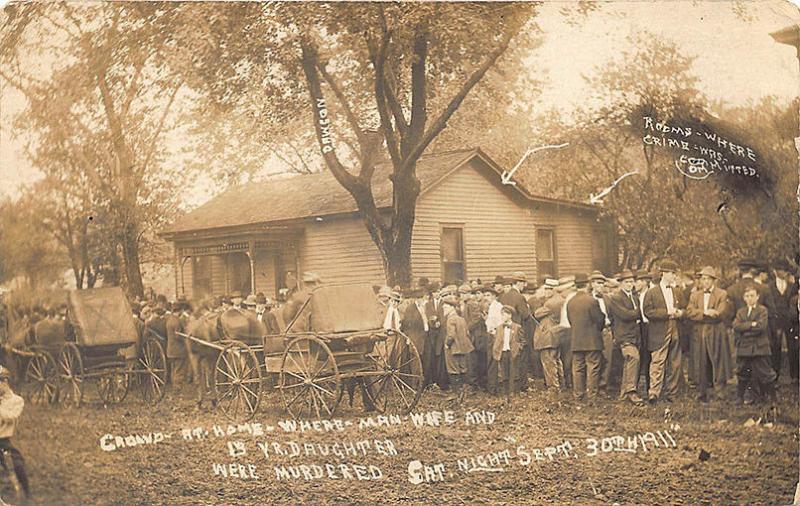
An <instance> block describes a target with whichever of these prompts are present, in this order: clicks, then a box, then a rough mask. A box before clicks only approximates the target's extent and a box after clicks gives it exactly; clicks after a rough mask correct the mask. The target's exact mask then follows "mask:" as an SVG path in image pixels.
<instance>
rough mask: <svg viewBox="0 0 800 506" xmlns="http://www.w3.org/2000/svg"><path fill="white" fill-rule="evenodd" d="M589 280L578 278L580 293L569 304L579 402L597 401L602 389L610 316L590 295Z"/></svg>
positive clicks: (574, 372) (577, 284)
mask: <svg viewBox="0 0 800 506" xmlns="http://www.w3.org/2000/svg"><path fill="white" fill-rule="evenodd" d="M588 285H589V277H588V276H587V275H586V274H578V275H576V276H575V286H576V287H577V288H578V292H577V293H576V294H575V296H574V297H572V299H571V300H570V301H569V303H568V304H567V317H568V319H569V324H570V328H571V329H572V387H573V390H574V393H575V398H576V399H578V400H583V399H584V398H587V399H588V400H590V401H593V400H594V399H595V398H596V397H597V393H598V391H599V388H600V362H601V360H602V359H603V335H602V332H603V327H604V326H605V321H606V316H605V315H604V314H603V311H601V310H600V304H598V302H597V299H595V298H594V297H592V296H591V295H590V294H589V291H588Z"/></svg>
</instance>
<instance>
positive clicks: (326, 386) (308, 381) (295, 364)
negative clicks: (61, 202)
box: [278, 336, 342, 418]
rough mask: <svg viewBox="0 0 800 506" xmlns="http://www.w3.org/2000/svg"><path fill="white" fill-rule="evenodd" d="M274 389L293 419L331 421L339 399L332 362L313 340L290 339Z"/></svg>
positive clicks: (328, 353) (318, 341)
mask: <svg viewBox="0 0 800 506" xmlns="http://www.w3.org/2000/svg"><path fill="white" fill-rule="evenodd" d="M278 388H279V389H280V391H281V398H282V399H283V405H284V407H285V408H286V411H288V412H289V414H290V415H292V417H294V418H300V417H301V416H306V417H308V418H311V417H316V418H331V417H333V414H334V412H336V407H337V406H338V404H339V400H340V399H341V389H342V380H341V377H340V376H339V368H338V367H337V365H336V359H335V357H334V356H333V353H332V352H331V349H330V348H329V347H328V345H327V344H325V342H324V341H323V340H322V339H320V338H318V337H316V336H302V337H298V338H296V339H294V340H293V341H292V342H291V343H289V346H287V347H286V350H285V351H284V352H283V360H282V361H281V372H280V376H279V378H278Z"/></svg>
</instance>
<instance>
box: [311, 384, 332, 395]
mask: <svg viewBox="0 0 800 506" xmlns="http://www.w3.org/2000/svg"><path fill="white" fill-rule="evenodd" d="M310 385H311V386H313V387H314V388H316V389H317V390H319V391H321V392H325V393H326V394H327V395H330V396H331V397H333V393H331V392H330V391H328V390H325V389H324V388H323V387H321V386H320V385H318V384H316V383H314V382H312V383H310Z"/></svg>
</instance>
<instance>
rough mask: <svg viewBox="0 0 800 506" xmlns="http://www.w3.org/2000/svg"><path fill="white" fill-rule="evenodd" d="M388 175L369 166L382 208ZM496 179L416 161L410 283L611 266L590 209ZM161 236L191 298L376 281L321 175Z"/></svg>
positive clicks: (468, 158) (606, 241)
mask: <svg viewBox="0 0 800 506" xmlns="http://www.w3.org/2000/svg"><path fill="white" fill-rule="evenodd" d="M390 170H391V167H390V165H389V164H388V163H387V164H382V165H379V166H378V167H377V168H376V171H375V175H374V179H373V193H374V196H375V201H376V204H377V205H378V207H379V208H384V209H385V208H389V207H390V206H391V203H392V186H391V183H390V181H389V179H388V174H389V173H390ZM501 174H502V168H500V167H498V166H497V164H496V163H495V162H493V161H492V160H491V159H490V158H489V157H488V156H487V155H486V154H485V153H484V152H482V151H481V150H480V149H465V150H458V151H450V152H446V153H437V154H430V155H426V156H423V157H422V158H421V159H420V160H419V162H418V164H417V176H418V178H419V180H420V183H421V193H420V197H419V200H418V203H417V212H416V222H415V224H414V232H413V242H412V251H411V257H412V269H413V273H414V277H415V278H419V277H421V276H425V277H427V278H429V279H430V280H442V281H446V282H450V281H456V280H458V279H476V278H480V279H481V280H484V281H485V280H491V279H493V278H494V277H495V276H496V275H498V274H508V273H511V272H513V271H524V272H526V273H527V275H528V277H529V279H532V280H537V279H542V277H543V276H544V275H546V274H549V275H555V276H559V275H567V274H573V273H575V272H584V271H585V272H588V271H590V270H592V269H601V270H604V271H605V272H608V270H609V269H611V268H613V267H612V266H613V265H615V254H616V245H615V241H614V231H613V227H612V226H611V224H610V223H608V222H605V221H600V220H598V213H597V209H596V208H594V207H593V206H590V205H588V204H582V203H578V202H569V201H565V200H559V199H553V198H548V197H544V196H538V195H535V194H533V193H530V192H529V191H528V190H527V189H525V188H523V187H521V186H520V185H504V184H502V182H501V178H500V176H501ZM161 235H162V237H164V238H165V239H167V240H168V241H171V242H172V243H173V244H174V247H175V264H176V279H175V285H176V293H178V294H184V295H186V296H187V297H189V298H203V297H206V296H209V295H220V294H224V293H230V292H231V291H234V290H238V291H241V292H243V293H251V292H258V291H261V292H264V293H266V294H267V295H268V296H273V295H274V294H276V293H277V290H278V289H279V288H282V287H284V286H286V284H287V278H288V279H290V280H291V279H294V278H297V279H300V278H301V277H302V276H301V275H298V273H300V274H301V273H303V272H309V271H311V272H316V273H317V274H319V275H320V277H321V278H322V280H323V282H325V283H343V282H368V283H372V284H384V283H385V276H384V272H383V266H382V262H381V257H380V254H379V252H378V250H377V247H376V246H375V244H374V243H373V242H372V240H371V238H370V236H369V234H368V232H367V230H366V228H365V226H364V224H363V222H362V221H361V218H360V217H359V214H358V211H357V209H356V205H355V202H354V201H353V199H352V198H351V197H350V195H349V194H348V193H347V191H346V190H345V189H344V188H342V187H341V186H340V185H339V184H338V183H337V182H336V180H335V179H334V178H333V176H332V175H331V174H330V173H329V172H327V171H325V172H322V173H318V174H311V175H301V176H296V177H291V178H286V179H280V180H270V181H264V182H258V183H250V184H246V185H240V186H237V187H233V188H230V189H228V190H226V191H224V192H223V193H221V194H220V195H218V196H217V197H215V198H213V199H212V200H210V201H209V202H208V203H206V204H204V205H202V206H200V207H198V208H197V209H195V210H194V211H191V212H189V213H188V214H186V215H184V216H183V217H181V218H180V219H178V220H177V221H176V222H175V223H174V224H172V225H171V226H170V227H168V228H167V229H165V230H163V231H162V232H161Z"/></svg>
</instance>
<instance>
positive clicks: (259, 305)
mask: <svg viewBox="0 0 800 506" xmlns="http://www.w3.org/2000/svg"><path fill="white" fill-rule="evenodd" d="M255 302H256V319H257V320H258V321H260V322H261V323H263V324H264V327H265V328H266V332H267V335H275V334H280V332H281V327H280V325H278V317H277V316H276V315H275V313H273V312H272V311H271V309H272V301H271V300H270V299H268V298H267V296H266V295H264V293H263V292H258V293H257V294H256V301H255Z"/></svg>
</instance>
